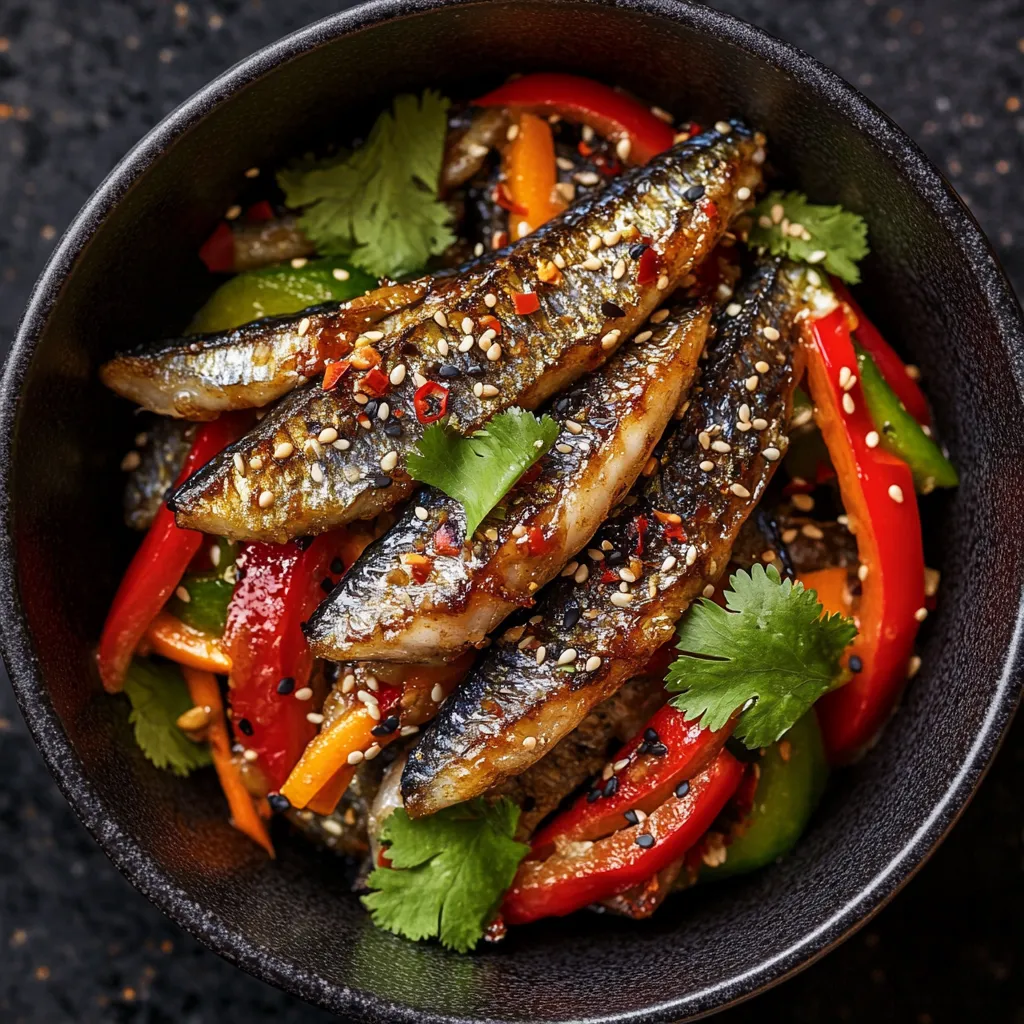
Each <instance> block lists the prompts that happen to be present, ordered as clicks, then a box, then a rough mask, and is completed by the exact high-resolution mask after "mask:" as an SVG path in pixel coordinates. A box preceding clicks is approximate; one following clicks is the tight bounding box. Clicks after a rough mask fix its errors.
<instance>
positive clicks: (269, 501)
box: [258, 491, 274, 508]
mask: <svg viewBox="0 0 1024 1024" xmlns="http://www.w3.org/2000/svg"><path fill="white" fill-rule="evenodd" d="M258 501H259V506H260V508H270V506H271V505H273V504H274V492H273V491H260V496H259V499H258Z"/></svg>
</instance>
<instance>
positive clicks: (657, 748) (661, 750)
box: [650, 743, 668, 757]
mask: <svg viewBox="0 0 1024 1024" xmlns="http://www.w3.org/2000/svg"><path fill="white" fill-rule="evenodd" d="M650 750H651V757H664V756H665V755H666V754H667V753H668V747H666V746H665V744H664V743H652V744H651V748H650Z"/></svg>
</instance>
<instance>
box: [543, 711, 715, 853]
mask: <svg viewBox="0 0 1024 1024" xmlns="http://www.w3.org/2000/svg"><path fill="white" fill-rule="evenodd" d="M731 732H732V726H731V725H730V726H726V727H725V728H722V729H719V730H718V731H717V732H712V731H711V730H710V729H703V728H701V726H700V725H699V724H698V723H697V722H696V721H692V722H687V721H685V720H684V716H683V713H682V712H681V711H677V710H676V709H675V708H674V707H672V705H671V704H666V705H665V706H664V707H663V708H661V709H660V710H659V711H657V712H656V713H655V714H654V715H653V716H652V717H651V719H650V720H649V721H648V722H647V724H646V726H645V727H644V728H643V729H642V730H641V732H640V733H639V734H638V735H637V736H634V737H633V739H632V740H630V742H629V743H627V744H626V745H625V746H624V747H623V748H622V749H621V750H620V751H619V752H618V753H617V754H616V755H615V757H613V758H612V762H613V763H618V762H619V761H624V760H625V761H628V762H629V763H628V764H627V765H625V766H624V767H623V768H621V769H620V770H619V771H617V772H615V773H614V775H612V776H611V779H615V782H611V780H610V779H599V780H598V781H597V782H596V783H595V787H596V788H595V789H591V790H590V792H589V793H583V794H581V795H580V797H579V798H578V799H577V800H576V802H575V803H574V804H573V805H572V806H571V807H570V808H568V810H566V811H564V812H563V813H561V814H559V815H558V816H557V817H556V818H555V819H554V820H553V821H551V822H550V823H549V824H548V825H547V826H545V827H544V828H542V829H541V830H540V831H539V832H538V833H537V835H536V836H535V837H534V839H533V853H534V855H535V856H538V857H544V856H546V855H547V854H548V853H550V852H551V850H552V848H553V847H554V845H555V843H556V841H558V842H564V841H566V840H572V841H575V842H579V841H581V840H595V839H601V838H603V837H604V836H607V835H611V833H613V832H616V831H618V830H619V829H620V828H625V827H626V825H628V824H631V823H632V822H630V821H629V819H627V818H625V817H623V815H624V814H625V813H626V812H627V811H637V810H640V811H643V812H644V814H650V813H651V812H652V811H654V810H655V809H656V808H657V807H660V806H661V804H663V803H664V802H665V801H666V800H667V799H668V798H669V797H670V796H671V795H672V792H673V790H674V789H675V788H676V787H677V786H678V785H679V784H680V783H681V782H685V781H687V780H689V779H691V778H693V777H694V776H695V775H697V774H698V773H699V772H701V771H703V770H704V769H705V768H706V767H707V766H708V764H709V763H710V762H711V761H712V760H714V758H715V757H716V756H717V755H718V752H719V751H720V750H721V749H722V745H723V744H724V743H725V741H726V739H727V738H728V736H729V734H730V733H731ZM603 787H607V789H610V790H613V792H610V793H609V795H608V796H604V795H603V794H604V792H605V788H603ZM595 793H596V794H598V795H597V796H596V797H595V796H594V794H595Z"/></svg>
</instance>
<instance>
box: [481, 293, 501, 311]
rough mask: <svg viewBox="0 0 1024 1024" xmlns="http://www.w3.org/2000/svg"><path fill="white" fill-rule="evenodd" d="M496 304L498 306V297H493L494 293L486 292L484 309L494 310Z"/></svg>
mask: <svg viewBox="0 0 1024 1024" xmlns="http://www.w3.org/2000/svg"><path fill="white" fill-rule="evenodd" d="M497 304H498V296H497V295H495V294H494V292H488V293H487V294H486V295H485V296H484V305H485V306H486V307H487V308H488V309H494V307H495V306H496V305H497Z"/></svg>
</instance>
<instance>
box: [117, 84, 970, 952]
mask: <svg viewBox="0 0 1024 1024" xmlns="http://www.w3.org/2000/svg"><path fill="white" fill-rule="evenodd" d="M767 144H768V142H767V140H766V139H765V138H764V137H763V136H762V135H760V134H759V133H758V132H756V131H755V130H753V129H751V128H748V127H746V126H745V125H744V124H742V123H741V122H738V121H725V120H723V121H719V122H716V123H715V124H714V125H712V126H710V127H706V128H703V127H701V126H699V125H696V124H693V123H676V122H675V120H674V119H673V118H672V117H671V116H670V115H667V114H666V113H665V112H664V111H661V110H659V109H658V108H649V107H647V106H645V105H644V104H642V103H640V102H639V101H637V100H635V99H634V98H632V97H630V96H627V95H625V94H624V93H622V92H619V91H616V90H613V89H610V88H608V87H607V86H604V85H601V84H599V83H597V82H593V81H590V80H587V79H582V78H578V77H575V76H570V75H563V74H532V75H526V76H522V77H518V78H514V79H512V80H510V81H508V82H507V83H506V84H505V85H503V86H501V87H499V88H498V89H497V90H495V91H494V92H492V93H489V94H488V95H486V96H483V97H480V98H479V99H477V100H475V101H473V102H471V103H469V104H464V105H459V106H453V105H451V104H450V103H449V102H448V101H447V100H445V99H444V98H443V97H441V96H440V95H438V94H436V93H434V92H430V91H427V92H425V93H424V94H423V95H422V96H420V97H413V96H399V97H397V98H396V99H395V100H394V102H393V104H392V106H391V108H390V109H389V110H387V111H385V112H384V113H382V114H381V116H380V117H379V118H378V120H377V121H376V123H375V124H374V126H373V128H372V129H371V131H370V133H369V135H368V136H367V138H366V139H365V140H363V141H361V142H359V141H357V142H356V143H355V144H354V145H352V146H351V148H347V149H341V150H338V151H337V152H334V153H331V154H329V155H328V156H326V157H324V158H321V159H317V160H314V159H312V158H308V157H307V158H303V159H301V160H300V161H298V162H296V163H295V164H294V165H293V166H291V167H288V168H285V169H283V170H282V171H280V172H279V173H278V174H277V175H276V178H275V180H274V181H270V180H268V179H267V178H266V176H264V175H263V174H262V173H261V172H260V171H259V169H256V168H254V169H252V171H250V172H249V173H248V174H247V175H246V179H245V181H244V182H242V183H240V201H239V202H238V203H237V204H236V205H235V206H233V207H232V209H231V210H229V211H228V216H227V217H226V219H225V221H224V222H223V223H221V224H220V225H219V226H218V227H217V229H216V230H215V231H214V232H213V234H212V235H211V237H210V238H209V240H208V241H207V242H206V244H205V245H204V246H203V247H202V249H201V251H200V253H199V257H200V258H201V259H202V260H203V261H204V262H205V263H206V265H207V267H208V268H209V270H210V271H211V273H214V274H218V275H231V276H229V277H226V279H225V280H224V281H223V283H221V284H220V285H219V287H218V288H217V289H216V290H215V291H214V292H213V294H212V296H211V297H210V299H209V301H208V302H207V303H206V304H205V305H204V307H203V308H202V309H200V310H199V311H198V312H197V313H196V315H195V317H194V319H193V322H192V327H191V329H190V332H189V333H188V334H187V335H186V336H185V337H182V338H177V339H172V340H169V341H165V342H160V343H157V344H153V343H147V344H144V345H142V346H140V347H138V348H136V349H133V350H131V351H127V352H123V353H120V354H118V355H116V356H114V358H112V359H111V360H110V361H109V362H108V363H106V364H105V365H104V366H103V367H102V369H101V376H102V379H103V380H104V382H105V383H106V384H107V385H108V386H109V387H111V388H113V389H114V390H115V391H117V392H118V393H119V394H121V395H122V396H124V397H125V398H127V399H129V400H131V401H133V402H135V403H136V404H138V405H140V406H142V407H143V409H144V410H146V411H147V412H148V414H150V415H151V416H152V417H153V419H152V423H151V425H150V426H149V427H148V428H147V429H145V430H144V431H142V432H141V433H140V434H139V435H138V437H136V446H135V448H133V449H132V451H130V452H129V453H128V455H127V456H126V458H125V460H124V468H125V470H126V471H127V472H128V473H129V483H128V488H127V493H126V506H125V514H126V519H127V521H128V523H129V525H131V526H133V527H135V528H143V529H145V530H146V534H145V537H144V538H143V540H142V542H141V544H140V546H139V548H138V551H137V553H136V555H135V557H134V559H133V561H132V563H131V564H130V565H129V567H128V570H127V572H126V574H125V576H124V579H123V581H122V583H121V586H120V588H119V590H118V592H117V594H116V596H115V598H114V602H113V604H112V607H111V610H110V613H109V615H108V618H107V621H106V624H105V627H104V630H103V634H102V636H101V638H100V642H99V651H98V666H99V673H100V677H101V678H102V680H103V683H104V685H105V687H106V688H107V689H108V690H110V691H112V692H118V691H123V692H124V693H125V694H126V695H127V697H128V699H129V702H130V703H131V715H132V718H133V721H134V724H135V733H136V738H137V740H138V742H139V744H140V746H141V747H142V749H143V751H144V753H145V754H146V755H147V756H148V757H149V758H150V759H151V760H152V761H153V762H154V763H155V764H156V765H157V766H158V767H163V768H168V769H170V770H173V771H176V772H178V773H179V774H187V773H188V772H190V771H192V770H195V769H199V768H202V767H204V766H206V765H209V764H212V765H213V767H214V769H215V770H216V772H217V774H218V777H219V779H220V782H221V785H222V787H223V790H224V794H225V797H226V799H227V803H228V805H229V808H230V814H231V820H232V823H233V824H234V825H235V826H236V827H237V828H238V829H240V830H241V831H243V832H244V833H246V834H247V835H248V836H250V837H251V838H252V839H253V840H254V841H255V842H257V843H259V844H260V845H261V846H262V847H263V848H264V849H265V850H266V851H267V853H268V854H269V855H270V856H273V852H274V851H273V844H272V840H271V836H270V829H269V827H268V821H269V819H270V817H271V815H273V814H275V813H276V814H278V815H280V816H283V817H286V818H288V819H289V820H290V822H291V823H292V825H293V826H295V827H297V828H298V829H300V830H301V831H303V832H304V833H306V834H307V835H309V836H310V837H311V838H313V839H315V840H316V841H318V842H322V843H323V844H325V845H326V846H328V847H330V848H332V849H336V850H338V851H339V852H342V853H346V854H350V855H355V856H357V857H358V858H360V859H361V860H362V862H363V864H364V868H363V870H362V871H360V872H359V875H358V880H357V884H358V885H359V886H360V887H361V888H363V889H365V890H366V894H365V895H364V897H363V901H364V903H365V905H366V906H367V908H368V909H369V911H370V913H371V914H372V916H373V919H374V921H375V922H376V923H377V924H378V925H380V926H381V927H383V928H386V929H389V930H391V931H394V932H396V933H398V934H401V935H404V936H406V937H408V938H411V939H427V938H437V939H439V940H440V941H441V942H443V943H444V944H445V945H447V946H450V947H451V948H454V949H457V950H460V951H465V950H468V949H470V948H472V947H473V946H474V945H475V944H476V943H477V942H478V941H480V940H481V939H482V938H485V937H486V938H492V939H494V938H498V937H500V935H501V934H502V932H503V930H504V929H505V927H507V926H508V925H517V924H523V923H527V922H531V921H536V920H538V919H542V918H545V917H550V916H560V915H564V914H569V913H572V912H575V911H578V910H582V909H584V908H586V907H596V908H598V909H602V910H605V911H609V912H614V913H619V914H625V915H628V916H630V917H634V918H642V917H646V916H648V915H650V914H651V913H653V912H654V910H655V909H656V908H657V907H658V906H659V905H660V904H661V903H662V902H663V900H664V899H665V898H666V897H667V896H668V895H669V894H670V893H671V892H673V891H675V890H679V889H685V888H687V887H689V886H692V885H695V884H698V883H703V882H706V881H709V880H712V879H715V878H724V877H726V876H728V875H730V874H737V873H740V872H744V871H751V870H755V869H757V868H759V867H762V866H764V865H765V864H768V863H770V862H771V861H773V860H775V859H776V858H778V857H780V856H782V855H784V854H785V853H786V851H787V850H789V849H790V848H791V847H792V845H793V844H794V843H795V842H796V841H797V840H798V838H799V835H800V833H801V831H802V829H803V828H804V826H805V825H806V823H807V821H808V820H809V818H810V816H811V814H812V813H813V810H814V807H815V804H816V802H817V800H818V798H819V796H820V794H821V791H822V789H823V787H824V785H825V781H826V777H827V772H828V768H829V766H830V765H835V764H843V763H846V762H848V761H850V760H852V759H854V758H855V757H857V756H858V755H859V754H860V753H861V752H862V751H864V750H865V749H866V748H867V747H868V746H869V745H870V743H871V742H872V740H873V739H874V738H875V736H876V735H877V733H878V731H879V729H880V728H881V727H882V726H883V725H884V723H885V720H886V718H887V717H888V715H889V713H890V712H891V710H892V707H893V705H894V703H895V701H896V699H897V697H898V695H899V693H900V691H901V689H902V687H903V685H904V682H905V680H906V679H907V678H909V677H910V676H912V675H913V674H914V672H915V671H916V669H917V666H918V665H919V660H918V659H917V658H916V656H915V655H914V642H915V637H916V633H917V630H918V627H919V625H920V623H921V622H922V621H923V620H924V618H925V616H926V615H927V612H928V609H929V607H930V606H931V604H932V603H933V602H934V599H935V595H936V591H937V587H938V575H937V573H935V572H934V571H932V570H930V569H927V568H926V566H925V562H924V555H923V545H922V539H921V538H922V531H921V515H920V511H919V503H918V500H917V494H918V493H920V494H927V493H929V492H930V491H931V490H933V489H935V488H936V487H951V486H955V485H956V483H957V475H956V472H955V470H954V468H953V466H952V465H951V464H950V462H949V460H948V458H947V457H946V455H945V454H944V453H943V451H942V449H941V447H940V446H939V445H938V443H937V442H936V440H935V439H934V438H933V436H932V430H931V418H930V410H929V406H928V403H927V400H926V399H925V397H924V394H923V392H922V391H921V389H920V386H919V384H918V381H917V376H918V375H917V374H916V372H915V371H914V370H913V368H912V367H908V366H905V365H904V364H903V363H902V361H901V360H900V358H899V356H898V355H897V354H896V352H895V350H894V349H892V348H891V347H890V346H889V345H888V343H887V342H886V341H885V340H884V339H883V338H882V337H881V335H880V334H879V333H878V331H877V330H876V329H875V328H874V327H873V326H872V325H871V323H870V322H869V321H868V320H867V319H866V317H865V316H864V314H863V313H862V311H861V310H860V308H859V307H858V306H857V304H856V302H855V300H854V299H853V297H852V296H851V295H850V294H849V292H848V291H847V290H846V287H845V285H846V284H855V283H857V281H858V279H859V275H858V270H857V262H858V261H859V260H860V259H862V258H863V257H864V256H865V255H866V253H867V240H866V226H865V224H864V222H863V221H862V220H861V218H859V217H857V216H856V215H854V214H852V213H850V212H848V211H845V210H842V209H840V208H838V207H829V206H820V205H815V204H813V203H810V202H809V201H808V200H807V198H806V197H804V196H802V195H799V194H796V193H785V192H779V191H773V192H770V193H767V194H765V189H766V186H765V182H764V168H765V165H766V154H767ZM844 282H845V283H844Z"/></svg>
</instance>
